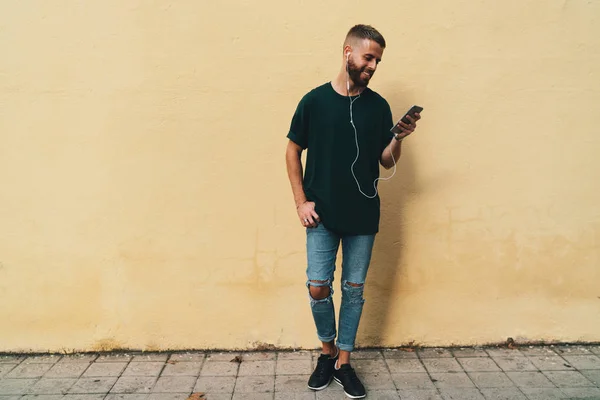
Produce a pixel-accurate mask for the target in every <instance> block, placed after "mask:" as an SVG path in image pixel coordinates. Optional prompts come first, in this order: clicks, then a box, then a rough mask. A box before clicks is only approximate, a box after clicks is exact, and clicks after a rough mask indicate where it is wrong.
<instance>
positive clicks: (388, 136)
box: [379, 100, 394, 154]
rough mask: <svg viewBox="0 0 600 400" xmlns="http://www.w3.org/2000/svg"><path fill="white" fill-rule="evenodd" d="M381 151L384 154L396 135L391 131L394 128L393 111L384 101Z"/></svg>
mask: <svg viewBox="0 0 600 400" xmlns="http://www.w3.org/2000/svg"><path fill="white" fill-rule="evenodd" d="M381 125H382V126H381V149H380V151H379V153H380V154H381V153H383V151H384V150H385V148H386V147H387V146H388V145H389V144H390V142H391V140H392V139H393V138H394V134H393V133H392V132H391V131H390V129H392V127H393V126H394V120H393V119H392V110H391V109H390V105H389V104H388V102H387V101H385V100H384V110H383V121H382V124H381Z"/></svg>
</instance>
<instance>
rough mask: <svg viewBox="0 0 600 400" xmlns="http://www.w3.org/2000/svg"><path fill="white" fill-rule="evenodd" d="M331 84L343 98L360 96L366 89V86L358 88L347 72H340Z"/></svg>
mask: <svg viewBox="0 0 600 400" xmlns="http://www.w3.org/2000/svg"><path fill="white" fill-rule="evenodd" d="M331 82H332V84H333V88H334V89H335V91H336V92H338V93H339V94H341V95H342V96H358V95H359V94H361V93H362V92H363V91H364V90H365V89H366V87H364V86H356V85H355V84H354V82H352V80H351V79H349V78H348V75H347V74H346V71H343V72H340V73H339V74H338V76H337V77H336V78H335V79H334V80H333V81H331ZM348 82H349V83H350V92H348V86H347V84H348Z"/></svg>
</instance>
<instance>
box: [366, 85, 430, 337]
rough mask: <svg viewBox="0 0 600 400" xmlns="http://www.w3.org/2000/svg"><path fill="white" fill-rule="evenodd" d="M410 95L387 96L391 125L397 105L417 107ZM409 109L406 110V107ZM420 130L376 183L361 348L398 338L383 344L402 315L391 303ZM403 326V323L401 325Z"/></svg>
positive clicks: (412, 190)
mask: <svg viewBox="0 0 600 400" xmlns="http://www.w3.org/2000/svg"><path fill="white" fill-rule="evenodd" d="M412 99H414V96H412V95H411V94H410V93H406V92H404V93H402V94H400V95H395V96H394V95H391V96H388V102H389V103H390V107H391V108H392V112H393V114H394V119H395V121H394V122H397V120H398V119H399V118H400V117H401V116H402V115H404V113H405V112H406V111H407V110H402V109H400V106H399V104H409V103H410V105H412V104H418V102H417V103H413V102H411V100H412ZM407 109H408V108H407ZM419 134H420V132H419V127H418V124H417V130H416V131H415V133H413V135H414V136H411V137H409V138H407V139H406V141H405V142H404V143H403V146H402V154H401V157H400V160H398V161H397V166H396V175H394V177H393V178H392V179H390V180H389V181H379V183H378V190H379V195H380V198H381V218H380V223H379V233H378V234H377V237H376V239H375V246H374V248H373V256H372V260H371V265H370V267H369V272H368V274H367V280H366V284H365V299H366V302H365V305H364V309H363V314H362V320H361V322H360V327H359V331H358V336H357V345H358V346H360V347H382V346H386V345H389V343H390V342H393V343H399V341H398V339H400V338H393V340H390V338H388V340H386V341H384V338H386V337H387V336H388V331H389V327H390V323H391V322H392V321H393V320H395V319H400V321H401V320H402V318H403V316H402V315H395V314H392V313H393V308H394V303H396V302H398V298H399V297H400V296H401V295H402V293H401V292H400V291H399V290H400V287H399V284H398V280H399V279H400V276H401V275H402V270H401V267H402V265H403V258H404V249H405V247H406V236H405V234H406V232H405V226H404V225H405V222H406V220H407V218H406V212H407V210H406V205H407V203H408V200H409V197H410V196H411V195H414V194H415V193H416V192H418V189H419V188H418V183H417V180H416V165H415V160H414V154H413V153H412V152H411V149H410V142H411V141H413V140H419V138H418V136H419ZM392 171H393V169H390V170H385V169H382V170H381V174H380V176H381V177H386V176H389V175H391V173H392ZM400 323H402V322H400Z"/></svg>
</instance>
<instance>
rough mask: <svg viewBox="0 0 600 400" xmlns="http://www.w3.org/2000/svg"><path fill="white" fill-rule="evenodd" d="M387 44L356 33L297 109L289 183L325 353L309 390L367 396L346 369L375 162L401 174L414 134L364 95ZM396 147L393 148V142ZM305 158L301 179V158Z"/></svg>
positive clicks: (366, 250) (371, 212)
mask: <svg viewBox="0 0 600 400" xmlns="http://www.w3.org/2000/svg"><path fill="white" fill-rule="evenodd" d="M384 49H385V40H384V38H383V36H382V35H381V34H380V33H379V32H378V31H377V30H376V29H375V28H373V27H371V26H368V25H356V26H354V27H353V28H352V29H350V31H349V32H348V34H347V36H346V39H345V41H344V46H343V56H342V67H341V70H340V71H339V73H338V75H337V77H336V78H335V79H334V80H332V81H331V82H328V83H326V84H324V85H321V86H319V87H317V88H315V89H313V90H312V91H310V92H309V93H308V94H306V95H305V96H304V97H303V98H302V100H301V101H300V103H299V104H298V107H297V109H296V112H295V114H294V116H293V119H292V122H291V127H290V131H289V133H288V135H287V137H288V138H289V142H288V145H287V150H286V164H287V170H288V176H289V179H290V183H291V186H292V191H293V193H294V200H295V202H296V210H297V213H298V217H299V219H300V223H301V224H302V226H303V227H305V228H306V235H307V259H308V267H307V270H306V273H307V277H308V280H307V282H306V286H307V287H308V291H309V294H310V296H309V297H310V304H311V308H312V314H313V318H314V321H315V325H316V328H317V335H318V337H319V340H321V342H322V346H323V350H322V354H321V356H320V357H319V360H318V362H317V366H316V368H315V370H314V372H313V374H312V375H311V377H310V379H309V381H308V387H309V388H310V389H313V390H322V389H325V388H326V387H327V386H328V385H329V383H330V382H331V380H332V379H334V380H335V381H336V382H337V383H338V384H340V385H341V386H343V388H344V392H345V393H346V395H347V396H348V397H351V398H355V399H359V398H363V397H365V396H366V392H365V388H364V386H363V385H362V383H361V382H360V380H359V379H358V377H357V376H356V373H355V372H354V369H353V368H352V367H351V365H350V353H351V352H352V350H353V349H354V342H355V338H356V331H357V329H358V324H359V321H360V317H361V314H362V308H363V303H364V298H363V289H364V283H365V279H366V275H367V270H368V267H369V263H370V260H371V252H372V249H373V243H374V240H375V234H376V233H377V232H378V230H379V211H380V206H379V204H380V202H379V197H378V194H377V178H378V177H379V163H381V165H383V167H384V168H386V169H389V168H391V167H395V163H396V160H398V158H399V157H400V148H401V142H402V140H403V139H404V138H405V137H406V136H408V135H410V134H411V133H412V132H413V131H414V130H415V127H416V121H417V120H418V119H420V116H419V114H415V117H414V118H409V120H410V124H405V123H404V122H399V125H398V126H399V128H400V133H398V134H392V133H391V132H390V128H391V127H392V126H393V124H394V121H393V120H392V112H391V110H390V107H389V105H388V103H387V101H386V100H385V99H384V98H383V97H381V96H380V95H378V94H377V93H375V92H374V91H372V90H371V89H369V88H367V85H368V84H369V81H370V79H371V78H372V77H373V74H374V73H375V70H376V69H377V65H378V64H379V62H380V61H381V58H382V55H383V50H384ZM393 139H395V140H393ZM304 149H308V152H307V158H306V171H305V174H304V177H303V167H302V162H301V154H302V151H303V150H304ZM340 241H341V243H342V252H343V263H342V282H341V290H342V304H341V308H340V316H339V332H338V335H337V343H335V341H334V340H335V338H336V324H335V311H334V307H333V301H332V297H331V296H332V294H333V286H332V282H333V273H334V270H335V259H336V256H337V251H338V247H339V243H340Z"/></svg>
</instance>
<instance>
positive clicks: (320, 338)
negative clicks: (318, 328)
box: [317, 333, 335, 343]
mask: <svg viewBox="0 0 600 400" xmlns="http://www.w3.org/2000/svg"><path fill="white" fill-rule="evenodd" d="M317 336H318V337H319V340H320V341H321V342H325V343H329V342H331V341H333V340H334V339H335V333H334V334H333V336H328V337H323V336H321V335H317Z"/></svg>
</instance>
